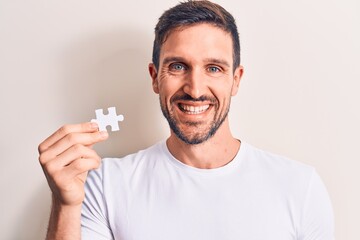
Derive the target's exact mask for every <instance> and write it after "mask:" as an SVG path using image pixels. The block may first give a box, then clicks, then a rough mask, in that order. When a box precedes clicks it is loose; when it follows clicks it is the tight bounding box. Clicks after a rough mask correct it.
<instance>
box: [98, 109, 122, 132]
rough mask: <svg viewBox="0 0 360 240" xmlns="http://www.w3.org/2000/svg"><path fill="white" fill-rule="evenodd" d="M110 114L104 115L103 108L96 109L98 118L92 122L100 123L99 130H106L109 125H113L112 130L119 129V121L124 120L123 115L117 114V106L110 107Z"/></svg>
mask: <svg viewBox="0 0 360 240" xmlns="http://www.w3.org/2000/svg"><path fill="white" fill-rule="evenodd" d="M108 112H109V113H108V114H107V115H104V112H103V109H96V110H95V114H96V119H92V120H91V122H96V123H97V124H98V125H99V131H106V127H107V126H111V131H112V132H114V131H119V130H120V129H119V124H118V121H123V120H124V116H123V115H117V114H116V108H115V107H109V108H108Z"/></svg>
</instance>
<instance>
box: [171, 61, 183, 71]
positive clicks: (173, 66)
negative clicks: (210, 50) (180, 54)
mask: <svg viewBox="0 0 360 240" xmlns="http://www.w3.org/2000/svg"><path fill="white" fill-rule="evenodd" d="M170 69H171V70H174V71H182V70H185V66H184V65H182V64H179V63H174V64H171V65H170Z"/></svg>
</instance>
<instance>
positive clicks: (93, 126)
mask: <svg viewBox="0 0 360 240" xmlns="http://www.w3.org/2000/svg"><path fill="white" fill-rule="evenodd" d="M90 127H91V128H92V129H98V128H99V126H98V125H97V123H96V122H92V123H91V125H90Z"/></svg>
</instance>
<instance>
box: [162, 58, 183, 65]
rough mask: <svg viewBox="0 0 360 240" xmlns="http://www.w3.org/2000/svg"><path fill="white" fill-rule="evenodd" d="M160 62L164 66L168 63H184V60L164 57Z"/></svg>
mask: <svg viewBox="0 0 360 240" xmlns="http://www.w3.org/2000/svg"><path fill="white" fill-rule="evenodd" d="M162 62H163V64H164V65H166V64H168V63H170V62H185V59H184V58H182V57H166V58H165V59H164V60H163V61H162Z"/></svg>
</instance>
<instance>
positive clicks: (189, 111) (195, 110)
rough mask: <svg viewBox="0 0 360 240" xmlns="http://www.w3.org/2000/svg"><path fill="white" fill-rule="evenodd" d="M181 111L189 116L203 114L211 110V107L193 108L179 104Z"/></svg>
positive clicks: (207, 105)
mask: <svg viewBox="0 0 360 240" xmlns="http://www.w3.org/2000/svg"><path fill="white" fill-rule="evenodd" d="M178 106H179V109H180V110H181V111H182V112H184V113H187V114H201V113H203V112H205V111H206V110H208V109H209V107H210V105H209V104H206V105H201V106H193V105H186V104H183V103H179V104H178Z"/></svg>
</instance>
